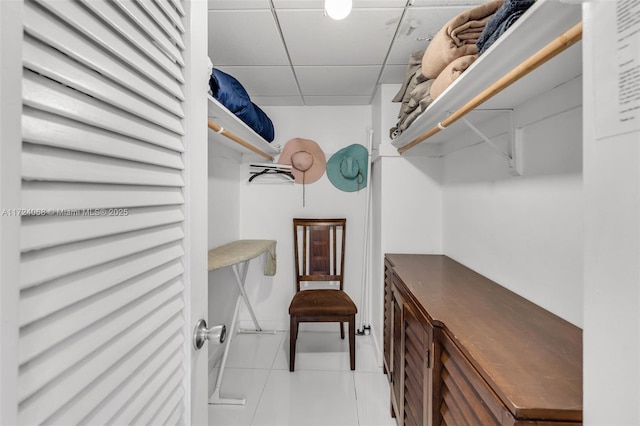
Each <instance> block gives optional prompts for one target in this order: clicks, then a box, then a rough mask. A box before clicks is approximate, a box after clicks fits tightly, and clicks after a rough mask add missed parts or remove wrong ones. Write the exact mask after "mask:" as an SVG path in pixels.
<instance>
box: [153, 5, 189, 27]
mask: <svg viewBox="0 0 640 426" xmlns="http://www.w3.org/2000/svg"><path fill="white" fill-rule="evenodd" d="M154 4H155V5H156V6H157V7H158V8H159V9H160V10H161V11H162V13H163V14H164V15H165V16H166V17H167V18H168V19H169V21H170V22H171V25H173V26H174V27H176V28H177V29H178V30H179V31H180V32H181V33H184V26H183V25H182V19H180V15H179V14H178V12H176V10H175V9H174V8H173V5H172V3H170V2H169V1H168V0H155V1H154Z"/></svg>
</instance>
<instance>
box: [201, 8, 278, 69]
mask: <svg viewBox="0 0 640 426" xmlns="http://www.w3.org/2000/svg"><path fill="white" fill-rule="evenodd" d="M209 57H210V58H211V61H212V62H213V64H214V65H215V66H222V65H288V64H289V61H288V58H287V53H286V51H285V49H284V46H283V45H282V40H281V38H280V33H279V31H278V27H277V25H276V22H275V20H274V19H273V15H272V13H271V11H270V10H243V11H233V10H210V11H209Z"/></svg>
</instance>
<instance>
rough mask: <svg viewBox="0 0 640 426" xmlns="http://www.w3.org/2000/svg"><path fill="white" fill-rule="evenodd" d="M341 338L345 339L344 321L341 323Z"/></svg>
mask: <svg viewBox="0 0 640 426" xmlns="http://www.w3.org/2000/svg"><path fill="white" fill-rule="evenodd" d="M340 338H341V339H342V340H344V323H343V322H341V323H340Z"/></svg>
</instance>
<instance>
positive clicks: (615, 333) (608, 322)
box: [583, 1, 640, 425]
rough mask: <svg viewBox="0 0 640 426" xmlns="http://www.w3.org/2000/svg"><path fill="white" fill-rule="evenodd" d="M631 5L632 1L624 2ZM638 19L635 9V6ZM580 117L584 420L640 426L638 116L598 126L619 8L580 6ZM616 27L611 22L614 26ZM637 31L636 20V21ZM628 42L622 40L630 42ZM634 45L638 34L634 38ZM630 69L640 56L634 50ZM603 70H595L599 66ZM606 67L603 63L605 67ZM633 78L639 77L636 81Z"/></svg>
mask: <svg viewBox="0 0 640 426" xmlns="http://www.w3.org/2000/svg"><path fill="white" fill-rule="evenodd" d="M629 4H630V3H629ZM635 10H636V17H637V16H638V13H639V12H638V7H637V5H636V6H635ZM583 12H584V14H583V18H584V25H585V36H584V43H585V49H584V59H585V67H584V70H585V72H584V75H585V81H584V84H585V120H584V136H585V138H584V189H585V210H584V223H585V264H584V276H585V280H584V299H585V301H584V318H585V327H584V422H585V424H587V425H638V424H640V403H639V401H640V131H639V130H638V129H639V128H640V123H639V121H640V114H638V113H637V112H636V114H635V116H636V121H635V129H633V130H632V131H629V130H627V131H626V132H625V131H623V129H622V126H617V125H615V124H614V125H612V126H598V125H596V123H597V120H598V119H599V118H600V116H601V115H602V114H603V113H607V112H614V113H616V112H617V111H618V99H617V90H615V89H614V90H608V89H607V88H606V87H603V82H604V81H608V82H610V83H612V84H613V85H614V87H615V85H616V84H617V72H618V70H617V69H616V65H617V63H616V62H615V61H614V62H613V70H612V72H604V73H603V72H601V71H596V70H597V69H599V68H604V67H602V65H603V61H606V60H607V56H608V57H610V58H616V59H617V54H618V52H617V49H616V48H615V47H614V46H616V42H617V40H618V39H619V38H620V35H619V33H618V31H617V28H616V25H615V24H613V23H614V22H615V16H616V3H613V2H605V1H599V2H587V3H585V4H584V8H583ZM612 21H613V22H612ZM612 24H613V25H612ZM636 26H637V20H636ZM628 41H629V40H627V42H628ZM635 43H636V45H635V46H636V47H637V46H638V45H639V43H640V35H637V34H636V36H635ZM634 60H635V64H634V65H635V66H636V69H637V67H638V66H639V65H638V61H640V53H639V52H638V50H636V51H635V57H634ZM599 65H600V67H599ZM604 65H606V64H604ZM637 81H638V79H637V78H636V82H637Z"/></svg>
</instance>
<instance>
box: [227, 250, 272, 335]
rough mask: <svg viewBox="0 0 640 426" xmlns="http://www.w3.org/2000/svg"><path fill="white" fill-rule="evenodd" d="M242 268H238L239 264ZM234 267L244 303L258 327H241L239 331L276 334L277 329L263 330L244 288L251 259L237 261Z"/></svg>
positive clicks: (232, 267)
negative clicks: (251, 328) (253, 328)
mask: <svg viewBox="0 0 640 426" xmlns="http://www.w3.org/2000/svg"><path fill="white" fill-rule="evenodd" d="M238 265H240V268H242V269H241V270H238V268H239V266H238ZM231 269H233V274H234V275H235V277H236V283H237V284H238V288H239V289H240V297H242V299H243V300H244V304H245V306H246V307H247V309H248V310H249V315H251V319H252V320H253V325H254V326H255V327H256V328H255V330H248V329H239V330H238V333H260V334H276V330H263V329H262V327H260V324H258V319H257V318H256V314H255V313H254V312H253V308H252V307H251V303H249V297H247V292H246V291H245V289H244V283H245V280H246V278H247V270H248V269H249V261H248V260H246V261H244V262H241V263H237V264H235V265H232V266H231Z"/></svg>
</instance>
